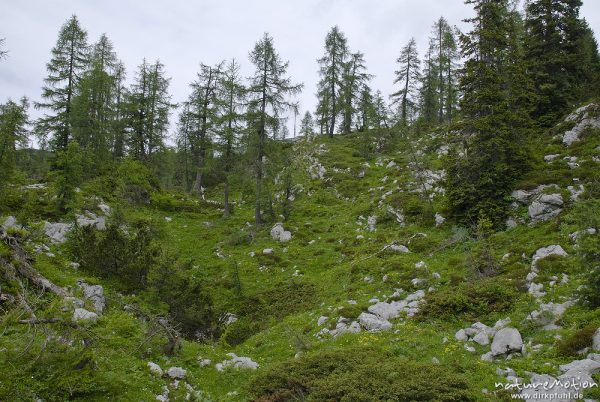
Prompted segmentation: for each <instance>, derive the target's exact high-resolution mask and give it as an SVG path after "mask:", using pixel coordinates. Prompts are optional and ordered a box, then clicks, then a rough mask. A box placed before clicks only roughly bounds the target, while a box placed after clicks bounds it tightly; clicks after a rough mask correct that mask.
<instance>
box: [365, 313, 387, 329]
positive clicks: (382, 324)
mask: <svg viewBox="0 0 600 402" xmlns="http://www.w3.org/2000/svg"><path fill="white" fill-rule="evenodd" d="M358 322H359V323H360V325H362V326H363V327H364V328H365V329H366V330H368V331H386V330H388V329H391V328H392V323H390V322H389V321H388V320H384V319H383V318H380V317H378V316H376V315H375V314H370V313H361V314H360V315H359V316H358Z"/></svg>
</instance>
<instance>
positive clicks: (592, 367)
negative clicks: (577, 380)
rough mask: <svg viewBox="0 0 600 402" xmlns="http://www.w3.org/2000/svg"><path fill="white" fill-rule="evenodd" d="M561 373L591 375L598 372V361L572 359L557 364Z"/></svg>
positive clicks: (599, 367)
mask: <svg viewBox="0 0 600 402" xmlns="http://www.w3.org/2000/svg"><path fill="white" fill-rule="evenodd" d="M559 368H560V371H561V372H562V373H563V374H570V375H576V374H583V375H587V376H591V375H592V374H596V373H598V372H600V363H599V362H597V361H595V360H592V359H583V360H574V361H572V362H571V363H569V364H563V365H561V366H559Z"/></svg>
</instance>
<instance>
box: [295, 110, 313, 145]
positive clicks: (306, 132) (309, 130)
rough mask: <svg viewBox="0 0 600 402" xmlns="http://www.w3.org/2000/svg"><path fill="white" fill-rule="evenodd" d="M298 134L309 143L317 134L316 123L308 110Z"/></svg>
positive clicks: (301, 121)
mask: <svg viewBox="0 0 600 402" xmlns="http://www.w3.org/2000/svg"><path fill="white" fill-rule="evenodd" d="M298 132H299V133H300V135H301V136H302V137H304V139H305V140H307V141H310V140H311V139H312V137H313V135H314V133H315V122H314V119H313V116H312V114H311V113H310V112H309V111H308V110H307V111H306V113H304V116H303V117H302V120H300V129H299V130H298Z"/></svg>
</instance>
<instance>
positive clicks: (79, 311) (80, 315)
mask: <svg viewBox="0 0 600 402" xmlns="http://www.w3.org/2000/svg"><path fill="white" fill-rule="evenodd" d="M97 319H98V314H96V313H94V312H92V311H88V310H86V309H84V308H76V309H75V311H73V322H80V321H91V322H95V321H96V320H97Z"/></svg>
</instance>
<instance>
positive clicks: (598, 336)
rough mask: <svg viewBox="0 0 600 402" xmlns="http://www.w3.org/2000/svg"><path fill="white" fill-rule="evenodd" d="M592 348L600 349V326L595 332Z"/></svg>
mask: <svg viewBox="0 0 600 402" xmlns="http://www.w3.org/2000/svg"><path fill="white" fill-rule="evenodd" d="M592 349H594V350H600V328H598V329H597V330H596V332H595V333H594V341H593V344H592Z"/></svg>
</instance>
